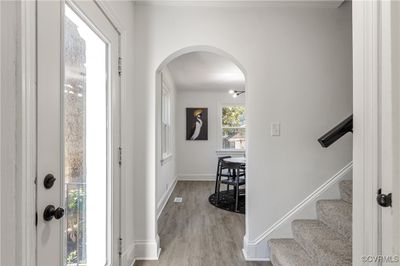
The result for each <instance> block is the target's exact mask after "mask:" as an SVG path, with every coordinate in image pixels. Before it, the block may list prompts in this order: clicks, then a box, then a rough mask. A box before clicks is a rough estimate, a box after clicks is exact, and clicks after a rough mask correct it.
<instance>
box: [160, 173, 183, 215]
mask: <svg viewBox="0 0 400 266" xmlns="http://www.w3.org/2000/svg"><path fill="white" fill-rule="evenodd" d="M177 182H178V178H177V177H176V178H175V180H174V183H172V185H171V186H170V187H169V189H168V190H167V191H165V193H164V195H163V196H162V198H161V200H160V201H159V202H158V204H157V220H158V218H160V215H161V213H162V211H163V210H164V207H165V205H167V202H168V200H169V198H170V197H171V194H172V192H173V191H174V189H175V186H176V183H177Z"/></svg>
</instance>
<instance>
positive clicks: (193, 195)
mask: <svg viewBox="0 0 400 266" xmlns="http://www.w3.org/2000/svg"><path fill="white" fill-rule="evenodd" d="M213 190H214V182H193V181H189V182H184V181H180V182H178V183H177V185H176V187H175V190H174V191H173V193H172V195H171V198H170V199H169V201H168V203H167V205H166V206H165V208H164V211H163V213H162V214H161V216H160V219H159V221H158V230H159V236H160V241H161V249H162V250H161V255H160V258H159V260H158V261H137V262H136V263H135V265H136V266H154V265H160V266H224V265H229V266H234V265H240V266H244V265H246V266H259V265H260V266H261V265H269V266H272V264H270V263H267V262H246V261H245V260H244V258H243V255H242V247H243V236H244V231H245V222H244V215H242V214H237V213H232V212H228V211H224V210H221V209H218V208H216V207H214V206H212V205H211V204H210V203H209V202H208V196H209V195H210V194H212V193H213ZM175 197H183V203H174V202H173V199H174V198H175Z"/></svg>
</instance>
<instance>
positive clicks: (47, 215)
mask: <svg viewBox="0 0 400 266" xmlns="http://www.w3.org/2000/svg"><path fill="white" fill-rule="evenodd" d="M63 216H64V209H63V208H61V207H58V208H57V209H56V207H54V206H53V205H48V206H47V207H46V209H44V212H43V219H44V220H45V221H51V220H52V219H53V217H54V218H56V220H59V219H61V218H62V217H63Z"/></svg>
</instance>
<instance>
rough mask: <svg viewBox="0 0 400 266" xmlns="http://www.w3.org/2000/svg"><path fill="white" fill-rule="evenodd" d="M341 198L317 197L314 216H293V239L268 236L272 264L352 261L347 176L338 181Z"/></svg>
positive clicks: (337, 265) (326, 265) (335, 265)
mask: <svg viewBox="0 0 400 266" xmlns="http://www.w3.org/2000/svg"><path fill="white" fill-rule="evenodd" d="M339 189H340V195H341V199H335V200H319V201H318V202H317V206H316V207H317V216H318V220H294V221H293V222H292V233H293V236H294V239H271V240H269V241H268V244H269V246H270V248H271V257H270V258H271V262H272V264H273V265H274V266H292V265H293V266H313V265H319V266H345V265H352V256H351V252H352V244H351V235H352V234H351V232H352V194H353V184H352V181H351V180H343V181H341V182H340V183H339Z"/></svg>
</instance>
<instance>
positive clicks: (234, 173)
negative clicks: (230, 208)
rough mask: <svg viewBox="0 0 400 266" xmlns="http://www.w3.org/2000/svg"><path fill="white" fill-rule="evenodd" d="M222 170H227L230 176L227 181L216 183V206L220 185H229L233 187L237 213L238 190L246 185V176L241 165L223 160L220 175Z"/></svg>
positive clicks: (221, 180) (222, 180)
mask: <svg viewBox="0 0 400 266" xmlns="http://www.w3.org/2000/svg"><path fill="white" fill-rule="evenodd" d="M222 168H223V169H228V171H229V172H230V173H231V176H230V177H228V178H227V179H220V180H218V182H217V205H218V202H219V192H220V187H221V183H222V184H226V185H231V186H233V187H234V195H235V211H236V212H238V206H239V188H240V186H243V185H245V184H246V174H245V173H244V172H243V165H242V164H241V163H231V162H225V161H224V160H222V162H221V168H220V173H221V171H222V170H221V169H222Z"/></svg>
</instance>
